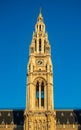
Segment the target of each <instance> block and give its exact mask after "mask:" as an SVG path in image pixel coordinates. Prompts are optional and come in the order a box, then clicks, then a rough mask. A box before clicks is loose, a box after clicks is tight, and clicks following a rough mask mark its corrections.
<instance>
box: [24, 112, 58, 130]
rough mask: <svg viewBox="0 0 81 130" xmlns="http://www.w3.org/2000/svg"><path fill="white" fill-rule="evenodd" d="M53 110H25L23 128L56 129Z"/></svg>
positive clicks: (33, 129) (27, 129)
mask: <svg viewBox="0 0 81 130" xmlns="http://www.w3.org/2000/svg"><path fill="white" fill-rule="evenodd" d="M55 117H56V113H55V111H25V122H24V130H56V121H55Z"/></svg>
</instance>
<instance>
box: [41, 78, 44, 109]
mask: <svg viewBox="0 0 81 130" xmlns="http://www.w3.org/2000/svg"><path fill="white" fill-rule="evenodd" d="M41 106H42V107H44V81H42V83H41Z"/></svg>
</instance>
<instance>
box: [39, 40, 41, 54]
mask: <svg viewBox="0 0 81 130" xmlns="http://www.w3.org/2000/svg"><path fill="white" fill-rule="evenodd" d="M39 52H41V39H39Z"/></svg>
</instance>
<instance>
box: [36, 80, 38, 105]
mask: <svg viewBox="0 0 81 130" xmlns="http://www.w3.org/2000/svg"><path fill="white" fill-rule="evenodd" d="M36 107H39V82H38V81H37V84H36Z"/></svg>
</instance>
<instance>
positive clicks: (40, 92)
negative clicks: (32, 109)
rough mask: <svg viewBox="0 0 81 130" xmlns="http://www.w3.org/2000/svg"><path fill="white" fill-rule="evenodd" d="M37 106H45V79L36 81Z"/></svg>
mask: <svg viewBox="0 0 81 130" xmlns="http://www.w3.org/2000/svg"><path fill="white" fill-rule="evenodd" d="M36 107H38V108H39V107H44V81H41V82H39V81H37V83H36Z"/></svg>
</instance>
